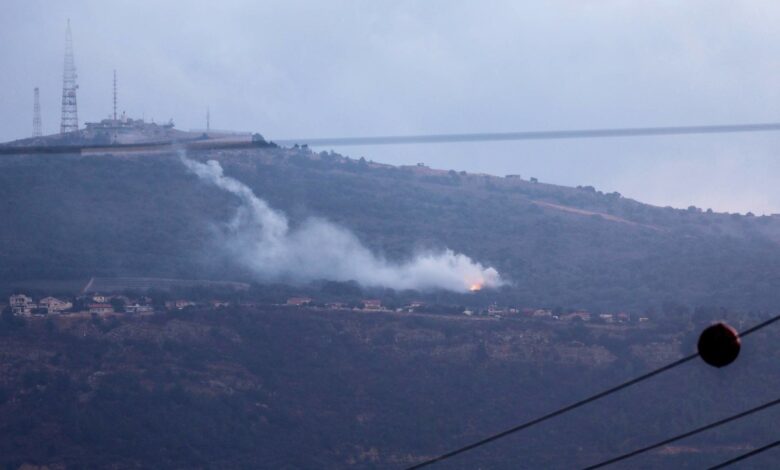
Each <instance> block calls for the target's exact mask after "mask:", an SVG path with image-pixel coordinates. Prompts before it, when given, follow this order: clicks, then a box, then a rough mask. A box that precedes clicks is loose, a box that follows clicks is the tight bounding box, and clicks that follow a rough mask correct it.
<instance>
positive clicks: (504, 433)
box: [407, 353, 699, 470]
mask: <svg viewBox="0 0 780 470" xmlns="http://www.w3.org/2000/svg"><path fill="white" fill-rule="evenodd" d="M697 357H699V353H695V354H691V355H690V356H685V357H684V358H682V359H678V360H676V361H674V362H672V363H670V364H667V365H665V366H663V367H660V368H658V369H655V370H654V371H652V372H648V373H647V374H645V375H641V376H639V377H637V378H635V379H632V380H629V381H628V382H623V383H622V384H620V385H618V386H616V387H612V388H610V389H608V390H605V391H603V392H601V393H597V394H595V395H592V396H590V397H588V398H585V399H584V400H580V401H578V402H576V403H573V404H571V405H569V406H566V407H563V408H561V409H559V410H557V411H553V412H552V413H548V414H546V415H544V416H541V417H539V418H536V419H533V420H531V421H527V422H525V423H523V424H520V425H518V426H515V427H512V428H509V429H507V430H506V431H502V432H500V433H498V434H494V435H492V436H490V437H487V438H485V439H482V440H480V441H477V442H474V443H473V444H469V445H467V446H465V447H461V448H459V449H456V450H453V451H452V452H447V453H446V454H442V455H440V456H438V457H434V458H432V459H429V460H426V461H425V462H421V463H418V464H416V465H413V466H411V467H409V468H408V469H407V470H414V469H417V468H422V467H425V466H427V465H431V464H433V463H435V462H441V461H442V460H446V459H448V458H450V457H454V456H456V455H458V454H460V453H462V452H466V451H467V450H471V449H474V448H475V447H479V446H482V445H485V444H487V443H488V442H492V441H495V440H496V439H500V438H502V437H505V436H508V435H509V434H512V433H515V432H517V431H521V430H523V429H526V428H529V427H531V426H534V425H536V424H539V423H541V422H544V421H547V420H548V419H550V418H554V417H556V416H558V415H562V414H563V413H566V412H568V411H571V410H573V409H575V408H579V407H580V406H583V405H586V404H588V403H590V402H593V401H596V400H598V399H599V398H603V397H605V396H607V395H609V394H612V393H615V392H617V391H619V390H622V389H624V388H627V387H630V386H631V385H634V384H636V383H639V382H641V381H643V380H645V379H649V378H650V377H653V376H655V375H658V374H660V373H662V372H666V371H667V370H669V369H673V368H675V367H677V366H679V365H682V364H685V363H686V362H688V361H690V360H692V359H696V358H697Z"/></svg>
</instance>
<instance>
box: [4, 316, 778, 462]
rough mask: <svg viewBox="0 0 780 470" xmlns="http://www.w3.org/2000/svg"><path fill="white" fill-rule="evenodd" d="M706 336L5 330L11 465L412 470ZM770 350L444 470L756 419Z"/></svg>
mask: <svg viewBox="0 0 780 470" xmlns="http://www.w3.org/2000/svg"><path fill="white" fill-rule="evenodd" d="M746 321H747V322H749V323H752V322H755V321H758V319H757V318H748V319H746ZM695 331H696V330H695V329H693V328H690V327H689V328H688V329H682V330H676V331H665V329H664V328H663V327H661V326H647V325H645V326H641V327H640V326H633V327H631V326H625V325H592V324H591V325H589V326H585V325H582V324H580V325H574V324H566V323H563V322H557V323H556V322H552V323H534V322H533V321H530V320H525V321H522V320H518V321H513V320H503V321H498V320H495V319H480V318H468V317H464V316H444V317H437V316H433V315H413V314H402V315H401V314H386V313H353V312H347V311H342V312H338V311H336V312H322V311H320V312H317V311H312V310H296V309H292V308H279V307H275V308H272V307H269V308H264V309H257V308H251V309H250V308H243V309H235V308H234V309H227V310H219V311H198V310H185V311H183V312H177V313H175V314H173V313H170V314H159V315H156V316H151V317H145V318H132V317H124V318H114V319H100V318H94V319H90V318H89V317H86V318H76V317H56V316H55V317H53V318H49V319H43V318H33V319H30V320H27V321H26V322H25V321H24V320H19V319H14V318H13V317H8V316H4V317H2V319H1V320H0V358H1V360H0V466H2V468H9V469H14V470H16V469H18V468H37V467H22V465H24V464H27V465H37V466H44V465H45V466H47V467H46V468H49V469H64V468H113V469H131V468H219V469H223V468H224V469H235V468H247V469H249V468H269V469H276V468H280V469H281V468H283V469H309V468H322V469H325V468H381V469H400V468H404V467H406V466H408V465H410V464H412V463H415V462H418V461H420V460H421V459H423V458H425V457H431V456H433V455H435V454H437V453H442V452H445V451H448V450H451V449H452V448H453V447H455V446H458V445H463V444H465V443H469V442H472V441H474V440H476V439H478V438H481V437H484V436H485V435H486V434H487V433H492V432H497V431H500V430H503V429H506V428H508V427H510V426H512V425H515V424H518V423H519V422H522V421H524V420H527V419H530V418H533V417H536V416H539V415H541V414H543V413H546V412H549V411H551V410H553V409H556V408H558V407H560V406H563V405H565V404H569V403H571V402H573V401H575V400H578V399H581V398H583V397H585V396H587V395H589V394H592V393H595V392H597V391H600V390H602V389H604V388H606V387H607V386H612V385H615V384H617V383H619V382H622V381H624V380H626V379H628V378H630V377H633V376H636V375H638V374H639V373H642V372H645V371H647V370H649V369H651V368H654V367H658V366H659V365H661V364H664V363H667V362H670V361H672V360H674V359H676V358H678V357H680V356H681V355H682V354H683V353H685V354H687V353H688V352H690V351H691V350H692V347H693V342H694V341H695V334H696V333H695ZM775 337H776V335H775V332H774V331H773V330H769V329H767V330H764V331H761V332H760V333H757V334H755V335H753V336H751V337H750V338H749V339H746V342H745V347H744V350H743V353H742V355H741V357H740V358H739V359H738V360H737V362H735V363H734V364H733V365H731V366H729V367H727V368H724V369H714V368H711V367H709V366H706V365H705V364H704V363H703V362H701V361H698V360H697V361H695V362H689V363H687V364H685V365H684V366H681V367H680V368H679V369H674V370H672V371H669V372H667V373H665V374H663V375H661V376H658V377H656V378H654V379H652V380H650V381H647V382H644V383H642V384H640V385H638V386H637V387H634V388H631V389H628V390H625V391H623V392H621V393H619V394H616V395H613V396H611V397H609V398H607V399H605V400H602V401H599V402H597V403H594V404H591V405H589V406H587V407H584V408H581V409H579V410H577V411H575V412H572V413H569V414H567V415H565V416H561V417H559V418H557V419H555V420H553V421H550V422H548V423H545V424H544V425H542V426H538V427H535V428H532V429H529V430H526V431H525V432H522V433H520V434H517V435H514V436H511V437H509V438H507V439H505V440H502V441H499V442H496V443H493V444H491V445H490V446H489V447H485V448H483V449H479V450H475V451H473V452H470V453H468V454H465V455H462V456H459V457H457V458H456V459H453V460H451V461H449V462H446V463H445V464H443V465H439V466H438V467H435V468H442V469H443V468H457V469H473V468H491V469H507V470H508V469H540V468H544V469H570V468H582V467H584V466H585V465H588V464H593V463H595V462H598V461H600V460H603V459H606V458H608V457H612V456H615V455H617V454H620V453H622V452H627V451H629V450H633V449H635V448H638V447H641V446H644V445H647V444H650V443H652V442H655V441H657V440H660V439H663V438H666V437H669V436H672V435H675V434H678V433H681V432H684V431H687V430H689V429H692V428H694V427H697V426H700V425H703V424H705V423H708V422H711V421H714V420H717V419H720V418H723V417H726V416H728V415H730V414H734V413H736V412H739V411H742V410H745V409H748V408H751V407H753V406H757V405H759V404H761V403H764V402H767V401H769V400H772V399H775V398H776V393H777V389H778V386H780V383H779V382H778V380H780V370H778V367H779V366H778V362H777V353H776V347H775V344H776V341H775V340H774V339H773V338H775ZM778 411H780V410H774V411H773V410H769V411H767V412H764V413H762V414H760V415H757V416H753V417H750V418H749V419H746V420H744V421H741V422H738V423H732V424H730V425H729V426H727V427H723V428H720V429H718V430H716V431H711V432H708V433H706V434H703V435H701V436H697V437H696V438H692V439H687V440H685V441H681V442H679V443H676V444H674V445H671V446H667V447H664V448H662V449H660V450H659V451H658V452H655V453H653V454H650V455H646V456H642V457H639V458H636V459H633V460H631V461H629V462H628V465H627V466H624V467H621V468H706V467H709V466H710V465H714V464H715V463H717V462H719V461H722V460H725V459H727V458H731V457H733V456H735V455H738V454H740V453H743V452H746V451H747V450H748V449H751V448H753V447H757V446H760V445H763V444H764V443H767V442H771V441H772V440H774V439H776V433H775V429H776V423H777V419H778V418H780V415H778ZM773 459H775V460H773ZM773 462H775V463H776V455H773V454H771V453H767V454H765V455H764V456H761V458H756V459H755V460H753V461H752V462H751V464H753V466H748V467H744V468H774V467H773V465H774V464H773ZM40 468H43V467H40Z"/></svg>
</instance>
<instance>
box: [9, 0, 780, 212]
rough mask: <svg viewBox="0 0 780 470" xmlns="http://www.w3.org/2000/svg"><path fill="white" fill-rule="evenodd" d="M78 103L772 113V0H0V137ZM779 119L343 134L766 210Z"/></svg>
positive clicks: (323, 124) (278, 127)
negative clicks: (396, 139) (433, 138)
mask: <svg viewBox="0 0 780 470" xmlns="http://www.w3.org/2000/svg"><path fill="white" fill-rule="evenodd" d="M68 18H70V21H71V27H72V31H73V42H74V51H75V60H76V66H77V69H78V75H79V78H78V83H79V92H78V104H79V120H80V123H81V124H82V125H83V123H84V122H85V121H96V120H99V119H102V118H104V117H107V116H108V115H109V114H110V113H111V95H112V72H113V70H114V69H116V70H117V75H118V80H119V109H120V111H121V110H124V111H126V112H127V114H128V115H129V116H131V117H136V118H140V117H144V118H146V119H147V120H150V119H154V120H155V121H157V122H160V121H168V119H173V120H174V122H175V123H176V126H177V128H179V129H184V130H188V129H201V128H204V127H205V119H206V109H207V108H208V109H210V114H211V127H212V128H213V129H227V130H239V131H252V132H260V133H261V134H263V135H264V136H265V137H266V138H268V139H271V140H273V139H274V138H277V139H287V138H298V137H300V138H306V137H361V136H375V135H380V136H381V135H404V134H445V133H475V132H511V131H545V130H566V129H590V128H602V127H603V128H613V127H644V126H674V125H709V124H713V125H714V124H739V123H756V122H777V121H780V113H778V110H780V106H778V105H780V89H779V88H778V82H780V80H778V79H779V78H780V28H777V26H776V25H777V24H779V23H780V4H777V3H776V2H769V1H751V2H741V1H686V2H678V1H654V2H636V1H630V0H626V1H611V0H598V1H597V0H576V1H575V0H571V1H545V2H521V1H513V0H506V1H499V0H485V1H480V2H474V1H459V0H427V1H422V0H419V1H404V0H393V1H385V0H374V1H371V2H366V1H358V0H352V1H346V0H331V1H328V2H315V1H296V0H283V1H254V0H253V1H250V0H246V1H244V0H236V1H220V2H214V1H211V2H204V1H196V0H182V1H178V0H168V1H165V2H159V1H148V0H134V1H119V0H117V1H112V2H105V1H81V2H79V1H71V2H51V1H35V0H4V1H3V15H2V16H0V45H2V46H0V65H2V70H3V72H2V73H0V141H7V140H12V139H17V138H23V137H27V136H29V135H30V134H31V132H32V108H33V106H32V104H33V88H34V87H36V86H37V87H39V88H40V93H41V110H42V117H43V131H44V133H45V134H48V133H55V132H57V131H58V129H59V113H60V96H61V87H62V83H61V80H62V60H63V52H64V37H65V24H66V21H67V19H68ZM779 144H780V134H779V133H748V134H735V135H716V136H713V135H705V136H669V137H645V138H612V139H588V140H561V141H536V142H528V141H524V142H492V143H484V142H481V143H459V144H427V145H397V146H374V147H343V148H334V150H336V151H338V152H340V153H343V154H345V155H349V156H352V157H361V156H362V157H365V158H366V159H369V160H374V161H378V162H384V163H391V164H413V163H417V162H423V163H425V164H427V165H429V166H432V167H436V168H444V169H456V170H466V171H470V172H481V173H489V174H495V175H505V174H520V175H522V176H523V177H532V176H533V177H536V178H538V179H539V180H540V181H543V182H548V183H554V184H562V185H568V186H576V185H592V186H595V187H596V188H597V189H599V190H602V191H608V192H612V191H618V192H620V193H621V194H623V195H624V196H626V197H631V198H633V199H637V200H640V201H642V202H647V203H651V204H655V205H659V206H666V205H671V206H673V207H682V208H684V207H688V206H689V205H695V206H697V207H701V208H705V209H706V208H712V209H714V210H716V211H725V212H742V213H744V212H748V211H751V212H754V213H756V214H770V213H780V185H778V184H776V176H777V175H780V158H779V157H780V156H779V155H778V148H779Z"/></svg>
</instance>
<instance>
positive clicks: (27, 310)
mask: <svg viewBox="0 0 780 470" xmlns="http://www.w3.org/2000/svg"><path fill="white" fill-rule="evenodd" d="M8 305H9V306H10V307H11V311H12V312H13V314H14V315H25V316H27V315H32V311H33V309H35V308H37V307H38V306H37V305H35V302H33V299H32V298H31V297H27V296H26V295H24V294H18V295H12V296H11V297H10V298H9V299H8Z"/></svg>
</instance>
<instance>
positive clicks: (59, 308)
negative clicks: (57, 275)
mask: <svg viewBox="0 0 780 470" xmlns="http://www.w3.org/2000/svg"><path fill="white" fill-rule="evenodd" d="M38 308H43V309H46V313H48V314H49V315H54V314H58V313H62V312H64V311H65V310H70V309H71V308H73V304H72V303H70V302H67V301H64V300H60V299H58V298H56V297H44V298H42V299H41V300H40V302H38Z"/></svg>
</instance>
